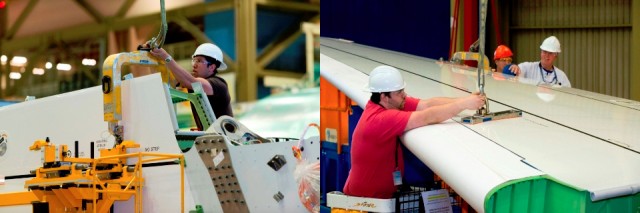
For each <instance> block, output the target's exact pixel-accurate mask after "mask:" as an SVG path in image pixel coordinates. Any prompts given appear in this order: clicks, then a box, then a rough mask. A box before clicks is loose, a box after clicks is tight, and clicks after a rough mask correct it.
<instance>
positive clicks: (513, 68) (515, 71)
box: [509, 64, 520, 76]
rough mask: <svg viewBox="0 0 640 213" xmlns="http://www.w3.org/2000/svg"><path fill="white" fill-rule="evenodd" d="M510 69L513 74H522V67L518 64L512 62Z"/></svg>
mask: <svg viewBox="0 0 640 213" xmlns="http://www.w3.org/2000/svg"><path fill="white" fill-rule="evenodd" d="M509 71H511V73H513V75H516V76H517V75H519V74H520V67H518V65H515V64H512V65H511V66H510V67H509Z"/></svg>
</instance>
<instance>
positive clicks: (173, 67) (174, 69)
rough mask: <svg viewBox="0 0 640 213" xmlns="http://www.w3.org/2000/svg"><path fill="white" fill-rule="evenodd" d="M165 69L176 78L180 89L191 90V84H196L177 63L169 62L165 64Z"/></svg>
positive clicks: (194, 79)
mask: <svg viewBox="0 0 640 213" xmlns="http://www.w3.org/2000/svg"><path fill="white" fill-rule="evenodd" d="M167 68H169V70H170V71H171V73H173V76H174V77H176V80H178V82H179V83H180V85H182V87H185V88H188V89H191V83H193V82H196V78H195V77H193V76H192V75H191V73H189V72H188V71H186V70H184V69H183V68H182V67H180V65H178V63H176V62H175V61H173V60H172V61H171V62H169V63H167Z"/></svg>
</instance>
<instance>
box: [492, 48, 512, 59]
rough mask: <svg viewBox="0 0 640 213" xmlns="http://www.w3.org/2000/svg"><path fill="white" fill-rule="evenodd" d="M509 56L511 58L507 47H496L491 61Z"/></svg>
mask: <svg viewBox="0 0 640 213" xmlns="http://www.w3.org/2000/svg"><path fill="white" fill-rule="evenodd" d="M511 56H513V53H512V52H511V49H509V48H508V47H507V46H504V45H500V46H498V47H497V48H496V51H495V52H493V60H497V59H501V58H506V57H511Z"/></svg>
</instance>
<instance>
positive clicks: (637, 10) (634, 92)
mask: <svg viewBox="0 0 640 213" xmlns="http://www.w3.org/2000/svg"><path fill="white" fill-rule="evenodd" d="M631 24H632V25H633V26H632V27H631V62H630V63H631V72H630V78H631V79H629V85H630V87H631V88H629V90H630V91H629V92H630V99H633V100H636V101H640V60H637V59H638V58H640V2H638V1H631Z"/></svg>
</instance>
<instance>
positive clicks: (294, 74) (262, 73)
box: [258, 70, 305, 79]
mask: <svg viewBox="0 0 640 213" xmlns="http://www.w3.org/2000/svg"><path fill="white" fill-rule="evenodd" d="M304 75H305V73H299V72H294V71H282V70H262V71H259V72H258V76H260V77H265V76H274V77H284V78H295V79H301V78H302V77H304Z"/></svg>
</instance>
